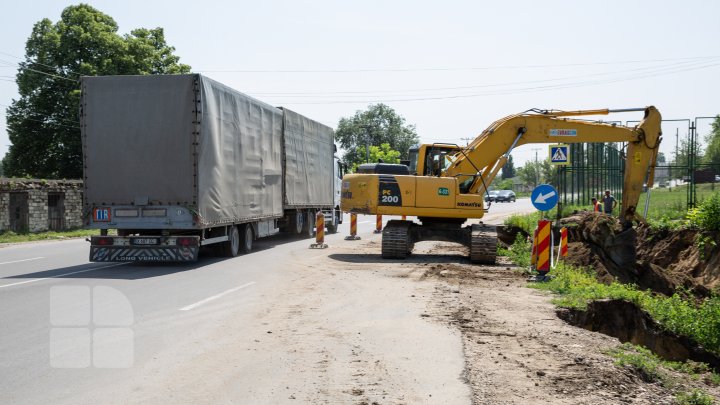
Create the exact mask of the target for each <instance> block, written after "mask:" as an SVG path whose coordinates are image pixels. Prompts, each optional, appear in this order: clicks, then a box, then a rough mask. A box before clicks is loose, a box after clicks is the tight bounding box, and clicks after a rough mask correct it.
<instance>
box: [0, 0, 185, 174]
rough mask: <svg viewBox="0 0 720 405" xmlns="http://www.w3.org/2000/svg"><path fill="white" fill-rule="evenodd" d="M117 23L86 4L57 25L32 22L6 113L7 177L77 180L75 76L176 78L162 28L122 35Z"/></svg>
mask: <svg viewBox="0 0 720 405" xmlns="http://www.w3.org/2000/svg"><path fill="white" fill-rule="evenodd" d="M117 31H118V26H117V23H115V21H114V20H113V19H112V17H110V16H108V15H106V14H103V13H102V12H100V11H98V10H96V9H95V8H93V7H91V6H89V5H87V4H79V5H76V6H69V7H67V8H65V9H64V10H63V12H62V14H61V16H60V21H58V22H57V23H54V24H53V22H52V21H50V20H49V19H47V18H46V19H43V20H41V21H39V22H38V23H36V24H35V26H34V27H33V30H32V33H31V34H30V37H29V38H28V40H27V43H26V45H25V51H26V52H25V61H24V62H21V63H20V64H19V65H20V66H19V68H18V73H17V77H16V82H17V84H18V92H19V93H20V99H19V100H13V102H12V105H11V106H10V107H8V109H7V127H8V135H9V137H10V142H11V143H12V144H11V145H10V148H9V151H8V154H7V155H6V156H5V158H4V159H3V164H4V169H5V174H6V175H8V176H17V177H24V176H31V177H41V178H80V177H81V176H82V150H81V149H82V148H81V140H80V124H79V119H78V108H79V101H80V88H79V82H78V79H79V77H80V76H95V75H130V74H161V73H165V74H176V73H188V72H189V71H190V67H189V66H188V65H184V64H181V63H179V58H178V57H177V56H175V55H174V54H173V52H174V51H175V48H173V47H171V46H168V45H167V44H166V42H165V36H164V33H163V29H162V28H155V29H145V28H140V29H136V30H133V31H131V32H130V34H125V35H123V36H121V35H119V34H118V33H117Z"/></svg>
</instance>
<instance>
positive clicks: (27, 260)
mask: <svg viewBox="0 0 720 405" xmlns="http://www.w3.org/2000/svg"><path fill="white" fill-rule="evenodd" d="M40 259H44V257H33V258H32V259H22V260H14V261H12V262H3V263H0V265H3V264H12V263H20V262H29V261H31V260H40Z"/></svg>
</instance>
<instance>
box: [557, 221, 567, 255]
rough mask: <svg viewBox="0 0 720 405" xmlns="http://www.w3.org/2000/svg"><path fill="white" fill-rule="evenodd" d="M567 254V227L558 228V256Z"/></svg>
mask: <svg viewBox="0 0 720 405" xmlns="http://www.w3.org/2000/svg"><path fill="white" fill-rule="evenodd" d="M567 254H568V233H567V228H564V227H563V228H560V249H559V253H558V258H560V257H566V256H567Z"/></svg>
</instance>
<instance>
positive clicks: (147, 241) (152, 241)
mask: <svg viewBox="0 0 720 405" xmlns="http://www.w3.org/2000/svg"><path fill="white" fill-rule="evenodd" d="M131 241H132V244H133V245H158V244H160V241H159V240H158V239H157V238H135V239H132V240H131Z"/></svg>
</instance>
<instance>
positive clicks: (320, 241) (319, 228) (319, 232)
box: [310, 211, 328, 249]
mask: <svg viewBox="0 0 720 405" xmlns="http://www.w3.org/2000/svg"><path fill="white" fill-rule="evenodd" d="M326 247H328V245H326V244H325V216H324V215H323V213H322V211H318V213H317V215H316V216H315V243H313V244H312V245H310V249H325V248H326Z"/></svg>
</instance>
